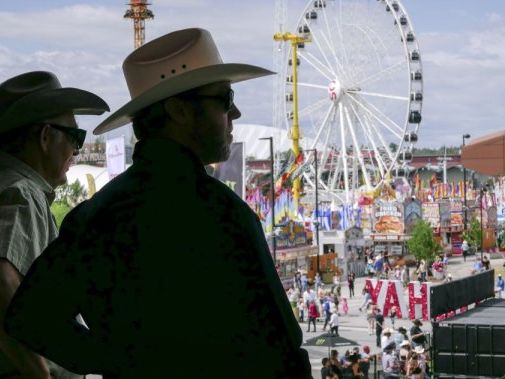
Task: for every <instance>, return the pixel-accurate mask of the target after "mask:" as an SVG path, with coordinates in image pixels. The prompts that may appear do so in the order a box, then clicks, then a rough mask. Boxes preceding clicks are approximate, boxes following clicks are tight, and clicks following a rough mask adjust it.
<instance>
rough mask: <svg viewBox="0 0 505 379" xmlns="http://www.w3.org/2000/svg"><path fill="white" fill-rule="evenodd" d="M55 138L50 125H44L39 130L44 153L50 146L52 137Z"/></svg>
mask: <svg viewBox="0 0 505 379" xmlns="http://www.w3.org/2000/svg"><path fill="white" fill-rule="evenodd" d="M52 138H54V130H53V129H52V128H51V127H50V126H49V125H44V126H43V127H42V128H41V129H40V132H39V138H38V139H39V144H40V148H41V149H42V151H43V152H44V153H47V152H48V151H49V148H50V143H51V139H52Z"/></svg>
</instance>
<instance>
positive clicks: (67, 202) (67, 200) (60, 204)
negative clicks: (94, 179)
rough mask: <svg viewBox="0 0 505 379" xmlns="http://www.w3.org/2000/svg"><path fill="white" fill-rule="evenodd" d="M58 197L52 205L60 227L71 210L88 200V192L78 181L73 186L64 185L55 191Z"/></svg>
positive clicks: (52, 210)
mask: <svg viewBox="0 0 505 379" xmlns="http://www.w3.org/2000/svg"><path fill="white" fill-rule="evenodd" d="M55 193H56V197H55V199H54V202H53V204H52V205H51V212H52V214H53V215H54V218H55V219H56V225H57V226H58V228H59V227H60V225H61V223H62V221H63V219H64V218H65V216H66V215H67V213H68V212H70V210H71V209H72V208H73V207H75V206H76V205H77V204H79V203H80V202H81V201H83V200H84V199H86V197H87V192H86V189H85V188H84V186H83V185H82V184H81V183H80V182H79V181H78V180H76V181H75V182H73V183H71V184H68V183H67V184H63V185H62V186H59V187H58V188H56V190H55Z"/></svg>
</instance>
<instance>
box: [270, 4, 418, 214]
mask: <svg viewBox="0 0 505 379" xmlns="http://www.w3.org/2000/svg"><path fill="white" fill-rule="evenodd" d="M279 4H286V0H279V1H278V3H277V7H276V18H277V20H276V25H278V26H280V29H281V30H280V33H277V34H276V36H275V37H274V38H275V39H276V40H277V41H285V42H289V43H287V44H286V43H282V42H279V44H278V45H277V48H276V50H275V54H276V60H277V62H278V63H277V65H278V67H276V68H277V69H278V70H279V72H280V74H279V77H278V82H277V85H276V86H275V89H276V91H277V93H276V99H274V112H275V113H276V114H275V115H274V126H275V124H276V123H277V124H279V123H280V124H281V125H282V126H284V127H285V128H286V130H287V132H288V134H289V136H290V138H292V139H293V151H294V152H295V155H297V154H298V150H302V151H303V150H306V151H308V150H311V149H314V148H315V147H316V145H317V146H319V148H318V150H319V151H318V160H319V162H320V168H321V169H320V170H319V173H318V177H317V178H316V177H315V170H314V168H313V167H311V168H310V169H309V170H306V171H305V172H303V174H302V175H303V177H304V182H305V186H306V187H305V189H304V191H305V192H306V193H310V192H311V191H313V190H314V188H315V185H316V184H315V183H318V189H319V191H320V193H322V195H323V196H325V197H326V198H329V199H332V200H333V201H335V202H336V203H337V204H344V205H345V204H347V205H351V204H354V203H355V202H356V201H357V199H358V196H359V194H360V193H368V194H369V195H371V196H373V193H374V192H377V189H378V188H381V187H382V185H383V184H384V182H385V181H386V180H387V179H388V178H391V177H394V176H401V175H404V173H405V172H406V170H407V169H408V162H409V161H410V160H411V159H412V149H413V145H414V143H415V142H416V141H417V135H418V129H419V124H420V122H421V112H422V103H423V71H422V63H421V55H420V50H419V46H418V43H417V38H416V35H415V32H414V29H413V26H412V22H411V20H410V17H409V16H408V14H407V11H406V9H405V7H404V6H403V4H402V3H401V1H399V0H377V1H369V0H315V1H314V0H311V1H309V2H308V3H307V4H306V5H305V7H304V8H303V11H302V12H301V15H300V17H299V19H298V22H297V25H296V30H295V32H296V34H294V33H286V32H285V31H283V30H282V28H283V26H284V23H285V17H286V16H285V14H286V12H285V10H283V9H282V6H279ZM298 124H299V125H298ZM304 136H307V137H311V144H310V145H308V146H306V145H305V144H304V140H303V137H304ZM321 145H322V146H323V148H322V149H321ZM305 159H306V160H307V159H308V158H307V157H305ZM297 191H298V189H297V188H296V186H295V188H294V191H293V192H294V195H295V197H296V196H297V195H296V192H297Z"/></svg>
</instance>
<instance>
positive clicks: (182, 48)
mask: <svg viewBox="0 0 505 379" xmlns="http://www.w3.org/2000/svg"><path fill="white" fill-rule="evenodd" d="M123 72H124V76H125V79H126V83H127V85H128V90H129V91H130V95H131V100H130V101H129V102H128V103H126V104H125V105H123V106H122V107H121V108H119V109H118V110H117V111H116V112H114V113H113V114H111V115H110V116H109V117H108V118H107V119H106V120H104V121H103V122H102V123H101V124H100V125H98V126H97V127H96V129H95V130H94V131H93V133H94V134H102V133H105V132H108V131H110V130H112V129H115V128H118V127H120V126H123V125H125V124H127V123H129V122H130V121H131V120H132V118H133V117H134V116H135V114H136V113H137V112H138V111H140V110H142V109H144V108H146V107H148V106H150V105H152V104H154V103H156V102H158V101H161V100H163V99H166V98H168V97H170V96H174V95H177V94H179V93H182V92H185V91H189V90H191V89H194V88H197V87H201V86H204V85H207V84H211V83H216V82H220V81H229V82H231V83H236V82H240V81H243V80H248V79H254V78H259V77H261V76H265V75H272V74H274V73H273V72H271V71H269V70H266V69H264V68H261V67H257V66H251V65H247V64H238V63H223V61H222V59H221V56H220V55H219V51H218V50H217V47H216V45H215V43H214V40H213V39H212V36H211V35H210V33H209V32H208V31H207V30H204V29H198V28H193V29H184V30H178V31H175V32H173V33H169V34H166V35H164V36H162V37H159V38H157V39H155V40H153V41H150V42H149V43H147V44H145V45H143V46H141V47H140V48H138V49H137V50H135V51H134V52H133V53H131V54H130V55H129V56H128V57H126V59H125V61H124V63H123Z"/></svg>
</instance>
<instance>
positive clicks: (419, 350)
mask: <svg viewBox="0 0 505 379" xmlns="http://www.w3.org/2000/svg"><path fill="white" fill-rule="evenodd" d="M414 351H415V352H416V353H417V354H422V353H424V347H422V346H416V347H415V348H414Z"/></svg>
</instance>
